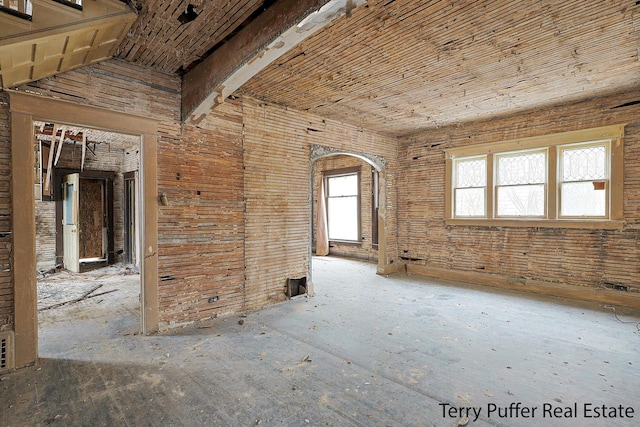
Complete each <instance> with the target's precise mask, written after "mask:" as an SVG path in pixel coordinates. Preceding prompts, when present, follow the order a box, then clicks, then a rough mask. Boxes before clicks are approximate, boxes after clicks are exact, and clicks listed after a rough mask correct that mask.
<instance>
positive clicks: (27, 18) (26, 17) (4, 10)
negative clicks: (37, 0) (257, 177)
mask: <svg viewBox="0 0 640 427" xmlns="http://www.w3.org/2000/svg"><path fill="white" fill-rule="evenodd" d="M20 3H21V2H18V4H20ZM0 12H2V13H6V14H7V15H9V16H12V17H15V18H18V19H20V20H22V21H28V22H31V21H33V18H32V16H31V15H29V14H28V13H25V12H24V11H23V10H15V9H11V8H10V7H6V6H2V5H0Z"/></svg>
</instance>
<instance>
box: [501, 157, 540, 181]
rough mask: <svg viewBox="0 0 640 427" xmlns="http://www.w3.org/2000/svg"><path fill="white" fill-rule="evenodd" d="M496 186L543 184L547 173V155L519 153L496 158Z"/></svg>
mask: <svg viewBox="0 0 640 427" xmlns="http://www.w3.org/2000/svg"><path fill="white" fill-rule="evenodd" d="M496 158H497V160H498V180H497V181H498V182H497V184H498V185H518V184H544V183H545V182H546V181H547V180H546V172H547V154H546V153H545V152H537V153H519V154H510V155H501V156H496Z"/></svg>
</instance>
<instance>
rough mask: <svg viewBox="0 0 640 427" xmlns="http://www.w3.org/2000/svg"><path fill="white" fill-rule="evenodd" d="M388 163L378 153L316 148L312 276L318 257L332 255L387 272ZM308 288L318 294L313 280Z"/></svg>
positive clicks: (312, 170)
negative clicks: (386, 170)
mask: <svg viewBox="0 0 640 427" xmlns="http://www.w3.org/2000/svg"><path fill="white" fill-rule="evenodd" d="M384 164H385V163H384V159H382V158H377V157H375V156H372V157H371V158H370V157H369V156H366V155H359V154H354V153H350V152H345V151H342V150H334V149H331V148H327V147H322V146H313V147H312V149H311V165H310V175H311V176H310V181H311V182H310V191H311V194H312V197H311V213H310V216H311V221H310V223H311V230H310V239H309V241H310V242H311V247H310V249H309V253H310V259H311V262H310V264H311V267H310V271H309V275H310V277H311V278H313V259H314V258H316V259H320V258H324V259H325V260H330V257H331V256H335V257H345V258H355V259H360V260H365V261H368V262H372V263H374V262H375V263H377V271H378V272H379V273H383V272H384V271H385V269H386V259H387V257H386V255H385V248H386V241H385V238H386V234H385V218H384V212H385V209H384V200H386V197H385V188H384V185H383V184H382V183H384V179H385V176H384V173H385V172H384ZM327 256H329V258H328V259H327V258H325V257H327ZM309 289H310V290H311V293H313V281H311V285H310V286H309Z"/></svg>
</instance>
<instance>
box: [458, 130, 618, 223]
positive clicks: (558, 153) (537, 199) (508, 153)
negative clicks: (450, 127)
mask: <svg viewBox="0 0 640 427" xmlns="http://www.w3.org/2000/svg"><path fill="white" fill-rule="evenodd" d="M624 126H625V125H614V126H606V127H602V128H595V129H588V130H583V131H574V132H565V133H561V134H554V135H546V136H541V137H533V138H525V139H520V140H514V141H506V142H499V143H491V144H484V145H477V146H472V147H463V148H457V149H451V150H447V151H446V159H447V160H446V161H447V163H446V164H447V191H446V209H447V217H446V221H447V224H469V225H523V226H541V227H587V228H620V227H621V226H622V219H623V205H622V182H623V171H622V168H623V142H622V138H623V136H624Z"/></svg>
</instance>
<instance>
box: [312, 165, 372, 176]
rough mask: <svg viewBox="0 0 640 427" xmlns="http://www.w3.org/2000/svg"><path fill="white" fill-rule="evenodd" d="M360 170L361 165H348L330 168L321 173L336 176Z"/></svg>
mask: <svg viewBox="0 0 640 427" xmlns="http://www.w3.org/2000/svg"><path fill="white" fill-rule="evenodd" d="M361 170H362V167H361V166H350V167H348V168H340V169H331V170H328V171H323V172H322V175H324V176H325V177H329V176H331V177H333V176H338V175H350V174H353V173H360V171H361Z"/></svg>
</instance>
